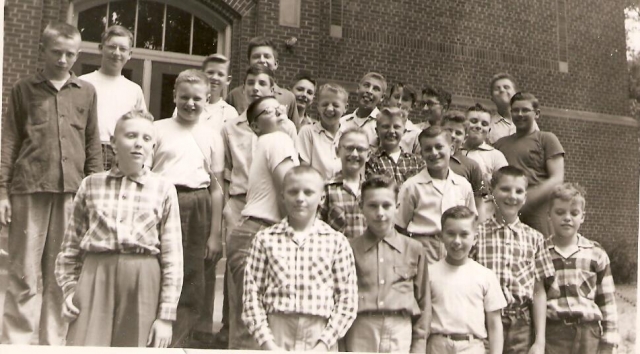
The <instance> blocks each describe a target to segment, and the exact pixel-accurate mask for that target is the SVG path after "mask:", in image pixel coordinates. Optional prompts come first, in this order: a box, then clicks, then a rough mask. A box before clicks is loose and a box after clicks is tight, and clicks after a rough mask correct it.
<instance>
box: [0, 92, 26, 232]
mask: <svg viewBox="0 0 640 354" xmlns="http://www.w3.org/2000/svg"><path fill="white" fill-rule="evenodd" d="M22 101H23V98H22V95H21V92H20V89H19V86H17V85H16V86H14V87H13V88H12V89H11V98H10V99H9V107H8V108H7V115H6V116H5V117H4V119H3V120H2V149H1V151H2V152H1V154H2V155H1V162H0V224H2V225H7V224H8V223H10V222H11V202H10V201H9V189H10V187H11V180H12V178H13V167H14V163H15V162H16V159H17V158H18V154H19V153H20V148H21V147H22V140H23V137H22V132H23V126H24V124H25V122H24V121H25V119H26V117H27V112H25V110H24V109H23V104H22Z"/></svg>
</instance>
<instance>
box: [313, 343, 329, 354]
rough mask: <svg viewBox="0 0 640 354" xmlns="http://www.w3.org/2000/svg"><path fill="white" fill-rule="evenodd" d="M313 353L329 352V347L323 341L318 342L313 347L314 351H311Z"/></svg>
mask: <svg viewBox="0 0 640 354" xmlns="http://www.w3.org/2000/svg"><path fill="white" fill-rule="evenodd" d="M311 351H313V352H328V351H329V348H328V347H327V345H326V344H324V342H323V341H318V343H317V344H316V346H315V347H313V349H311Z"/></svg>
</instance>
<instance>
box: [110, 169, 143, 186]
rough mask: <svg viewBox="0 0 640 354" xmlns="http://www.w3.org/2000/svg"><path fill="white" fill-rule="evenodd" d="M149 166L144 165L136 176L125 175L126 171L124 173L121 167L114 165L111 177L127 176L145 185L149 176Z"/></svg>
mask: <svg viewBox="0 0 640 354" xmlns="http://www.w3.org/2000/svg"><path fill="white" fill-rule="evenodd" d="M149 173H150V171H149V168H148V167H146V166H145V167H143V168H142V170H140V173H139V174H137V175H135V176H125V175H124V173H122V171H120V169H119V168H118V166H117V165H116V166H113V167H112V168H111V169H110V170H109V174H108V176H109V177H113V178H123V177H126V178H128V179H129V180H131V181H133V182H136V183H138V184H142V185H144V184H145V183H146V181H147V179H148V178H149Z"/></svg>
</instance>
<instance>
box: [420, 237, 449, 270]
mask: <svg viewBox="0 0 640 354" xmlns="http://www.w3.org/2000/svg"><path fill="white" fill-rule="evenodd" d="M413 239H414V240H417V241H419V242H420V243H421V244H422V246H423V247H424V250H425V253H426V255H427V264H433V263H436V262H437V261H439V260H441V259H443V258H444V257H446V256H447V250H446V249H445V248H444V244H443V243H442V241H440V239H439V238H438V237H436V236H419V237H415V236H414V237H413Z"/></svg>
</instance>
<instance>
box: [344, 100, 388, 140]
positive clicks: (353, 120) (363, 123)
mask: <svg viewBox="0 0 640 354" xmlns="http://www.w3.org/2000/svg"><path fill="white" fill-rule="evenodd" d="M357 113H358V110H357V109H356V110H355V111H353V113H350V114H346V115H344V116H342V118H340V129H342V131H343V132H344V131H347V130H350V129H354V128H360V129H363V130H364V131H365V133H367V138H368V139H369V146H373V147H376V146H378V133H377V132H376V119H377V117H378V113H380V110H379V109H378V108H377V107H376V108H374V109H373V111H371V113H369V116H367V117H365V118H358V116H357Z"/></svg>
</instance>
